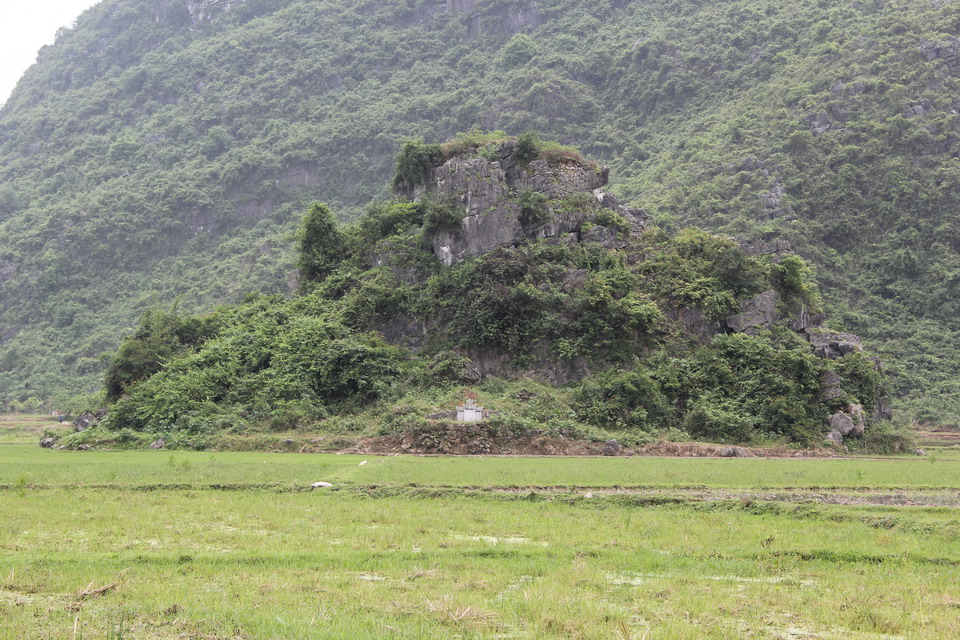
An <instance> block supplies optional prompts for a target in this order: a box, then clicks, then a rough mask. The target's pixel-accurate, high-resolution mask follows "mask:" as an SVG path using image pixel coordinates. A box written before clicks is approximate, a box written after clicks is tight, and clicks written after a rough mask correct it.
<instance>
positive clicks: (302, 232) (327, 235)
mask: <svg viewBox="0 0 960 640" xmlns="http://www.w3.org/2000/svg"><path fill="white" fill-rule="evenodd" d="M297 244H298V250H299V251H298V254H297V268H298V269H299V270H300V277H301V278H303V280H304V281H305V282H315V281H317V280H322V279H323V278H325V277H326V276H328V275H329V274H330V273H331V272H332V271H333V270H334V269H335V268H336V267H337V265H338V264H339V263H340V261H341V260H342V259H343V256H344V242H343V236H342V235H341V233H340V231H339V229H338V228H337V221H336V218H334V216H333V212H332V211H330V208H329V207H328V206H327V205H325V204H320V203H319V202H315V203H314V204H312V205H311V206H310V210H309V211H308V212H307V215H306V216H304V218H303V221H302V222H301V223H300V229H299V230H298V231H297Z"/></svg>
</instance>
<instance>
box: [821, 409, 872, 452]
mask: <svg viewBox="0 0 960 640" xmlns="http://www.w3.org/2000/svg"><path fill="white" fill-rule="evenodd" d="M828 422H829V424H830V433H829V434H827V438H828V439H829V440H830V441H832V442H834V443H836V444H840V443H842V442H843V439H844V438H846V437H847V436H851V435H852V436H860V435H863V431H864V427H865V424H866V423H865V420H864V418H863V407H861V406H860V405H859V404H856V403H850V404H848V405H847V406H846V407H844V410H843V411H837V412H836V413H834V414H832V415H831V416H830V418H829V419H828Z"/></svg>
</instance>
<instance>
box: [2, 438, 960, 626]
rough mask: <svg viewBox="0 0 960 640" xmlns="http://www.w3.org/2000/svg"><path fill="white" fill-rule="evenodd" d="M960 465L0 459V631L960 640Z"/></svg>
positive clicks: (949, 456) (29, 453) (31, 453)
mask: <svg viewBox="0 0 960 640" xmlns="http://www.w3.org/2000/svg"><path fill="white" fill-rule="evenodd" d="M34 442H35V441H34ZM953 453H954V452H953V451H952V450H946V449H945V450H944V451H942V452H937V453H935V454H934V457H932V458H930V457H926V458H917V457H915V458H910V459H836V460H832V459H829V460H823V459H797V460H793V459H789V460H764V459H723V460H705V459H659V458H631V459H622V458H617V459H602V458H581V459H549V458H534V459H530V458H527V459H524V458H411V457H373V456H366V457H365V456H338V455H297V454H257V453H214V454H211V453H194V452H165V451H150V452H146V451H145V452H125V453H109V452H91V451H88V452H66V451H50V450H41V449H40V448H39V447H37V446H36V444H32V445H30V446H27V445H16V444H14V445H9V446H3V447H0V487H2V488H0V638H17V639H20V638H51V639H60V638H78V639H79V638H87V639H91V638H145V639H146V638H150V639H159V638H163V639H167V638H169V639H173V638H189V639H197V640H200V639H201V638H202V639H224V640H226V639H234V638H237V639H253V638H264V639H266V638H289V639H291V640H293V639H299V638H531V639H532V638H538V639H539V638H598V639H600V638H622V639H625V638H631V639H641V638H647V639H652V638H668V639H672V638H790V639H800V638H900V637H902V638H955V637H960V578H958V576H960V522H958V519H957V515H958V513H960V512H958V510H957V506H958V505H960V460H958V459H957V457H956V456H955V455H953ZM363 461H366V464H363V465H360V462H363ZM321 480H323V481H328V482H331V483H333V484H334V487H332V488H327V489H318V490H309V484H311V483H313V482H316V481H321ZM831 501H832V502H836V504H834V503H831ZM892 504H913V505H918V506H891V505H892ZM938 505H945V506H938Z"/></svg>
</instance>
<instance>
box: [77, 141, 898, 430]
mask: <svg viewBox="0 0 960 640" xmlns="http://www.w3.org/2000/svg"><path fill="white" fill-rule="evenodd" d="M472 148H474V149H478V148H479V147H472ZM409 156H410V145H409V144H407V145H405V146H404V147H403V149H402V150H401V152H400V154H399V158H400V159H401V160H402V159H404V158H407V157H409ZM398 171H399V172H400V173H402V171H403V170H402V168H400V169H398ZM587 195H588V196H589V194H587ZM536 196H540V198H539V199H538V198H536ZM521 198H522V199H523V200H524V201H537V202H539V203H540V205H541V206H544V207H546V200H545V199H544V198H543V194H537V193H534V192H528V193H526V194H524V195H523V196H521ZM569 206H576V199H575V198H571V202H570V203H569ZM461 217H462V212H461V211H460V210H459V209H458V207H456V206H454V205H452V204H448V203H440V202H437V201H435V200H434V198H433V197H432V196H431V197H425V198H423V199H422V200H420V201H419V202H415V203H411V202H407V201H405V200H398V201H394V202H387V203H380V204H377V205H374V206H372V207H371V208H370V209H369V210H368V212H367V213H366V214H365V215H364V216H362V217H361V218H360V219H359V220H358V221H357V222H356V223H354V224H352V225H349V226H347V227H345V228H340V227H338V226H337V225H336V224H335V222H334V221H333V215H332V213H331V212H330V210H329V209H328V208H327V207H325V206H323V205H313V206H312V207H311V208H310V210H309V211H308V212H307V214H306V216H305V218H304V222H303V223H302V225H301V232H300V234H299V236H298V242H299V244H300V259H299V263H300V265H301V274H302V276H304V277H303V279H302V282H301V285H302V286H301V290H302V293H301V295H299V296H297V297H294V298H292V299H286V298H282V297H280V296H263V295H251V296H249V297H248V298H247V300H246V301H245V303H244V304H241V305H238V306H235V307H223V308H220V309H219V310H217V311H216V312H215V313H213V314H211V315H208V316H204V317H200V318H189V317H188V318H181V317H180V316H178V315H177V314H176V312H170V313H166V312H160V311H155V312H151V313H149V314H147V315H146V316H145V317H144V320H143V325H142V327H141V328H140V329H139V330H138V331H137V332H136V333H135V334H134V335H133V336H131V337H130V338H128V339H127V340H126V341H125V342H124V343H123V345H122V346H121V348H120V350H119V352H118V354H117V355H116V356H115V357H114V358H113V360H112V362H111V367H110V370H109V372H108V375H107V379H106V382H107V391H108V394H107V395H108V399H110V400H111V401H113V402H114V405H113V407H112V410H111V412H110V414H109V416H108V417H107V418H106V420H105V421H104V423H103V425H102V426H101V427H98V428H97V429H94V430H91V431H88V432H85V433H83V434H78V435H76V436H71V437H69V438H67V439H66V440H65V443H67V444H68V445H70V446H79V445H81V444H100V445H104V444H106V445H109V446H119V447H136V446H141V447H142V446H145V445H146V444H149V442H151V441H152V439H153V438H154V437H163V438H164V439H165V440H166V443H167V446H168V447H174V448H177V447H179V448H207V447H215V448H231V447H233V446H236V444H235V443H231V442H230V441H229V434H234V435H238V436H244V437H245V438H246V440H245V441H246V442H247V443H252V442H253V441H254V434H270V433H277V432H282V431H289V432H299V433H300V434H301V435H304V434H309V433H314V434H316V436H317V437H318V438H320V439H319V440H317V441H316V442H314V443H313V444H314V445H318V446H320V448H324V447H327V448H330V447H333V446H335V443H339V446H341V447H343V446H346V445H345V443H347V444H349V443H350V442H351V439H352V441H355V440H356V439H357V438H359V437H363V436H375V435H380V436H384V435H395V434H403V433H407V434H410V435H412V436H415V437H416V438H417V439H418V442H425V443H427V445H424V446H439V443H440V439H441V436H438V435H437V434H436V433H432V432H431V429H436V428H439V427H438V426H437V425H433V426H431V424H432V423H427V422H426V421H425V416H427V415H429V414H432V413H436V412H437V411H442V410H445V409H449V408H451V407H452V406H454V405H455V404H456V403H457V402H458V401H460V400H461V399H462V394H463V393H464V391H463V385H464V384H467V385H469V387H470V388H471V389H472V391H470V393H479V394H481V395H482V396H483V397H484V402H485V403H486V404H487V405H488V406H492V407H496V409H497V411H498V417H497V418H495V419H492V420H490V421H489V422H490V425H489V428H490V429H491V430H492V431H491V432H490V433H491V437H500V436H503V437H506V438H521V437H528V436H531V435H534V434H536V433H538V432H539V433H543V432H546V433H548V434H551V435H556V436H565V437H574V438H579V439H582V440H589V441H595V442H598V441H603V440H606V439H609V438H610V437H614V436H616V437H618V438H620V439H623V440H624V441H625V442H628V443H635V444H640V443H644V442H650V441H653V440H656V439H657V438H661V437H670V438H690V437H693V438H698V439H703V440H709V441H714V442H731V443H735V442H752V443H760V444H762V443H769V442H779V443H795V444H818V443H819V442H820V441H821V439H822V437H823V433H824V432H825V424H826V421H825V419H826V416H827V415H828V413H829V412H830V411H831V410H833V409H836V408H839V407H841V406H844V403H848V402H859V403H860V404H862V405H863V407H864V409H865V411H866V413H867V417H868V419H869V418H870V416H872V415H873V411H874V408H875V406H876V404H877V402H878V399H879V397H880V396H881V395H882V393H883V383H884V380H883V377H882V375H881V373H880V372H878V371H876V368H875V366H874V365H872V364H871V362H870V361H869V360H868V359H866V358H864V357H863V356H862V354H859V353H855V354H851V355H849V356H846V357H844V358H840V359H838V360H835V361H827V360H822V359H819V358H817V357H815V356H814V354H813V349H812V347H811V345H810V344H809V343H808V342H807V341H805V340H804V339H802V338H800V337H799V336H797V335H796V334H795V333H794V332H793V331H792V330H790V329H789V328H788V326H789V324H790V322H791V319H790V318H789V316H785V319H784V320H782V321H781V323H780V324H779V325H777V326H775V327H772V328H771V329H770V330H764V331H762V332H760V333H759V334H758V335H756V336H747V335H742V334H731V335H724V334H721V335H717V336H715V337H714V338H713V339H712V340H709V341H707V340H704V339H702V338H700V339H698V338H697V337H696V335H695V333H692V332H691V331H690V330H689V328H688V327H686V326H685V325H684V323H683V321H682V320H681V319H680V317H679V316H680V314H681V313H683V312H689V311H690V310H695V309H699V310H702V311H703V313H704V314H705V315H706V317H707V318H708V319H709V320H710V321H714V320H717V319H720V318H722V317H724V316H725V315H728V314H730V313H733V312H736V311H737V310H738V309H739V301H740V300H743V299H745V298H749V297H750V296H753V295H755V294H758V293H760V292H761V291H767V290H770V289H773V290H774V291H779V292H780V294H781V299H782V300H784V301H785V302H784V304H787V305H792V306H794V307H796V308H809V307H810V306H813V305H816V304H819V298H818V294H817V291H816V287H815V285H814V284H813V283H812V282H810V281H809V280H808V278H809V276H810V270H809V269H808V268H807V267H806V265H805V264H804V262H803V260H802V259H800V258H798V257H795V256H793V257H790V258H789V259H787V260H783V261H776V260H774V259H773V258H771V257H769V256H761V257H754V256H750V255H747V254H746V253H744V252H743V251H742V250H741V249H740V248H739V247H738V246H737V245H736V243H734V242H733V241H731V240H729V239H726V238H722V237H718V236H710V235H708V234H706V233H705V232H702V231H695V230H686V231H684V232H683V233H681V234H679V235H678V236H676V237H671V236H669V235H668V234H665V233H662V232H658V231H648V232H647V233H644V234H641V235H640V236H639V237H636V238H630V239H629V243H628V245H627V246H626V247H625V248H623V249H621V250H619V251H611V250H608V249H605V248H603V247H602V246H600V245H598V244H595V243H589V242H587V243H583V244H580V243H577V244H574V245H566V244H564V245H558V244H553V243H548V242H529V243H526V244H522V245H520V246H516V247H501V248H498V249H496V250H493V251H490V252H488V253H486V254H484V255H481V256H478V257H477V258H474V259H470V260H467V261H464V262H462V263H459V264H457V265H455V266H453V267H449V268H440V266H439V264H438V262H437V260H436V259H435V258H434V257H433V256H432V254H431V253H430V252H429V250H428V249H429V238H430V234H432V233H435V232H436V231H437V230H438V229H443V228H449V227H451V226H452V225H453V224H455V223H459V221H460V218H461ZM617 217H619V216H617ZM371 265H374V266H372V267H371ZM411 323H413V324H414V325H415V326H419V327H423V329H422V330H421V331H420V333H414V334H411V335H412V338H413V340H415V342H416V344H417V348H416V350H410V349H408V348H406V347H405V346H403V341H402V340H401V341H400V343H401V344H400V346H391V345H389V344H387V342H385V340H384V338H383V337H381V333H382V334H384V335H395V334H396V332H397V330H396V329H395V327H397V326H399V327H401V330H405V329H402V327H405V326H409V325H410V324H411ZM491 356H492V357H496V358H501V359H502V364H500V365H498V366H497V368H495V369H494V370H492V371H489V372H486V373H490V374H491V375H492V377H491V378H490V379H489V380H487V381H485V382H483V383H482V384H481V383H480V379H481V375H480V371H479V370H478V369H477V368H476V365H475V364H474V363H473V362H472V360H474V359H480V360H482V359H483V358H484V357H487V358H490V357H491ZM829 369H833V370H835V371H839V372H842V379H843V381H844V383H843V388H842V390H841V391H842V396H841V398H840V399H837V400H835V401H832V402H829V403H827V402H824V401H822V400H821V397H820V396H821V393H822V389H821V378H822V376H823V374H824V372H826V371H827V370H829ZM578 370H586V371H585V373H577V371H578ZM544 371H555V372H559V373H554V374H552V375H553V376H554V378H550V379H551V380H553V382H555V383H558V382H567V384H566V386H565V388H558V386H556V385H554V386H551V385H548V384H532V383H531V384H528V383H527V382H525V381H523V378H525V377H531V376H533V377H536V376H540V377H541V378H542V377H543V376H544V373H543V372H544ZM590 371H593V373H592V375H589V373H590ZM565 372H568V373H565ZM585 376H586V377H585ZM510 378H513V379H512V380H511V379H510ZM581 379H583V380H582V381H580V380H581ZM571 380H572V381H571ZM568 381H571V382H568ZM528 387H535V388H536V391H531V390H530V388H528ZM517 398H525V399H526V400H530V399H534V398H535V399H536V401H530V402H526V401H520V402H518V401H517ZM385 416H386V417H385ZM494 432H496V433H497V434H500V436H493V435H492V434H493V433H494ZM248 436H250V437H248ZM891 437H894V439H893V440H891V441H890V443H886V444H884V449H889V448H891V447H894V448H895V446H896V443H897V442H899V441H898V440H896V437H899V436H897V435H896V434H891ZM345 438H346V440H345ZM289 440H290V442H291V443H296V442H300V440H298V439H289ZM262 442H263V444H264V445H266V446H276V445H275V442H276V441H275V439H274V440H271V439H270V438H267V439H265V440H263V441H262ZM270 443H272V444H270ZM850 444H852V445H854V446H859V447H863V446H864V444H865V442H864V441H861V442H859V443H858V442H857V441H851V443H850ZM301 446H303V445H301V444H298V445H297V447H301ZM478 446H481V445H478ZM900 446H901V448H902V446H903V445H902V444H901V445H900ZM311 448H313V447H311Z"/></svg>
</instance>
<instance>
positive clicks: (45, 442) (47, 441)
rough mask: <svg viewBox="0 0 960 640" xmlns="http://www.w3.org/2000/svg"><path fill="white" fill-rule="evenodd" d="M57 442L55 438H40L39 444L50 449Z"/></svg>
mask: <svg viewBox="0 0 960 640" xmlns="http://www.w3.org/2000/svg"><path fill="white" fill-rule="evenodd" d="M56 443H57V438H40V446H41V447H43V448H44V449H52V448H53V445H55V444H56Z"/></svg>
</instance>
